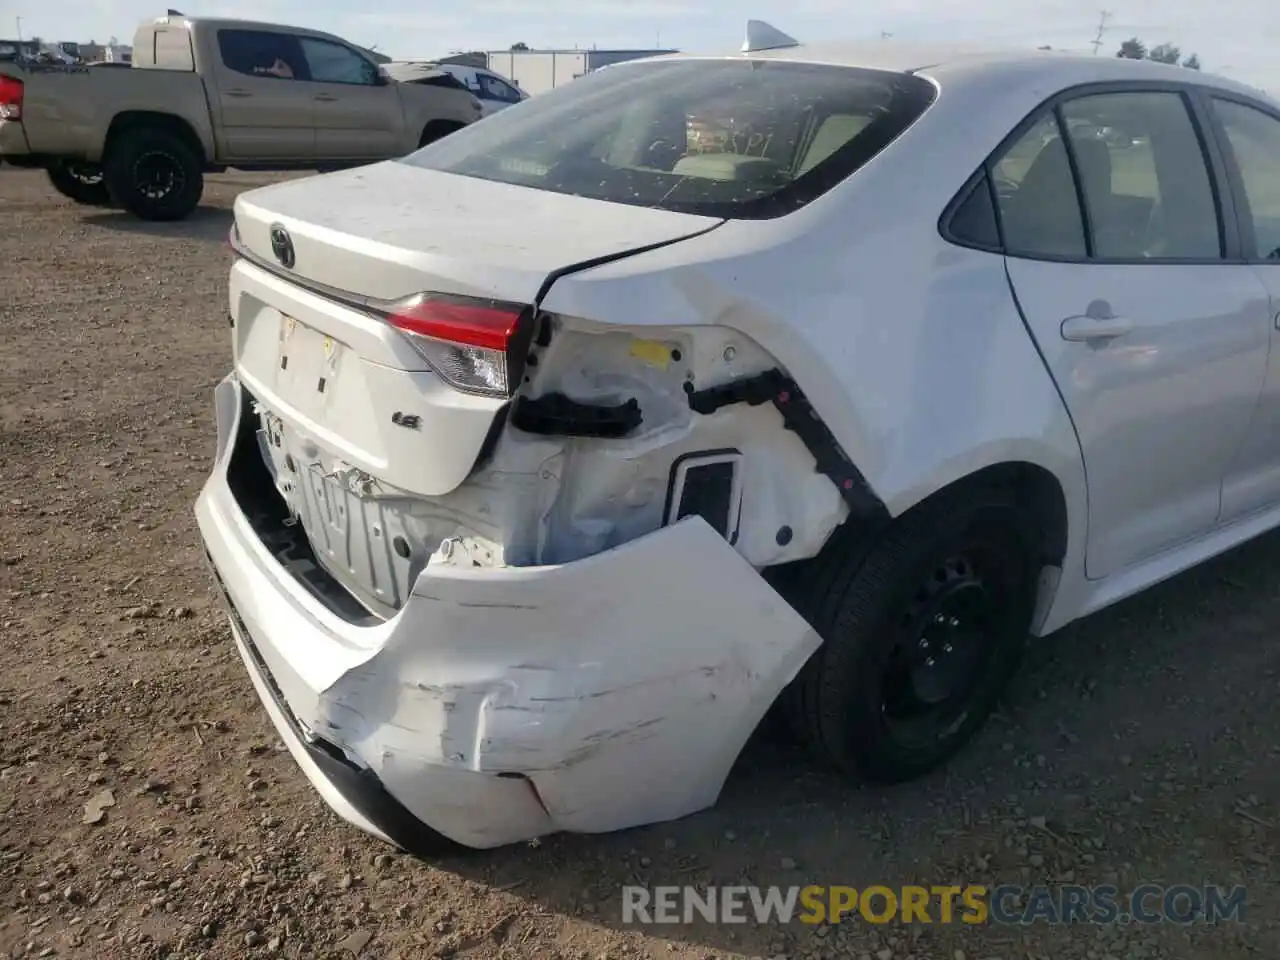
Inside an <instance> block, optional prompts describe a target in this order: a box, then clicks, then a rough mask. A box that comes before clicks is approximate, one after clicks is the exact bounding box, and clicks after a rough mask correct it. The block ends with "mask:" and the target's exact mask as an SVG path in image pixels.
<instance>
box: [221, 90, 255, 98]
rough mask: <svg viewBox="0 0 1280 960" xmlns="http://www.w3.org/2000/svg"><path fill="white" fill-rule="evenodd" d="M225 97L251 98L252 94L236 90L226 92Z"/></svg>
mask: <svg viewBox="0 0 1280 960" xmlns="http://www.w3.org/2000/svg"><path fill="white" fill-rule="evenodd" d="M227 96H228V97H252V96H253V94H252V93H250V92H249V91H248V90H240V89H238V88H237V89H235V90H228V91H227Z"/></svg>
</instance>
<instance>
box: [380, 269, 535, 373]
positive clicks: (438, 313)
mask: <svg viewBox="0 0 1280 960" xmlns="http://www.w3.org/2000/svg"><path fill="white" fill-rule="evenodd" d="M385 316H386V319H387V322H389V323H390V324H391V325H392V326H393V327H395V328H396V329H397V330H399V331H400V332H401V333H402V334H404V336H405V338H406V339H407V340H408V341H409V343H411V344H412V345H413V348H414V349H415V350H417V351H418V353H419V354H420V355H421V356H422V359H423V360H425V361H426V362H427V363H428V365H430V367H431V369H432V370H434V371H435V372H436V373H437V374H439V375H440V377H441V378H442V379H443V380H445V381H446V382H447V383H449V384H450V385H451V386H453V387H455V388H456V389H458V390H461V391H463V392H465V393H474V394H481V395H483V396H490V397H503V398H506V397H510V396H511V394H512V393H514V392H515V388H516V386H517V385H518V384H519V381H520V377H521V375H522V373H523V371H524V363H525V356H526V352H527V351H528V348H529V342H530V340H531V339H532V332H533V331H532V327H533V322H534V320H533V309H532V308H531V307H527V306H525V305H523V304H519V303H508V302H505V301H501V300H489V299H484V298H477V297H458V296H450V295H447V294H439V293H424V294H419V295H418V296H415V297H411V298H409V299H407V300H401V301H399V302H397V303H395V304H392V305H390V306H389V307H388V308H387V309H386V311H385Z"/></svg>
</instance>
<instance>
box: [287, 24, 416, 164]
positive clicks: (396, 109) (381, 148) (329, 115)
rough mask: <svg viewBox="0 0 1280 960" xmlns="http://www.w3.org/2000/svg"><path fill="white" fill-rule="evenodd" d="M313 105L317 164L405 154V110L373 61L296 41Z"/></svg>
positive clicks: (323, 43) (328, 44)
mask: <svg viewBox="0 0 1280 960" xmlns="http://www.w3.org/2000/svg"><path fill="white" fill-rule="evenodd" d="M298 44H299V46H300V47H301V49H302V55H303V57H304V58H305V60H306V65H307V75H308V80H307V82H306V83H304V84H303V86H305V88H306V90H307V93H308V95H309V96H310V97H311V98H312V100H313V102H314V104H315V122H316V156H317V157H318V158H319V159H321V160H382V159H389V158H391V157H395V156H399V155H400V154H402V153H404V152H405V151H403V150H402V149H400V147H401V145H402V144H404V143H407V142H408V138H407V137H406V136H405V133H404V111H403V110H402V109H401V107H400V97H399V95H398V94H397V92H396V87H395V85H394V84H389V83H387V82H386V81H385V80H384V79H383V78H382V76H381V74H380V73H379V72H378V68H377V66H376V65H375V64H374V63H373V61H371V60H369V59H367V58H365V57H363V56H361V55H360V54H359V53H357V52H356V51H355V50H352V49H351V48H350V47H348V46H345V45H344V44H341V43H334V42H332V41H329V40H321V39H319V38H318V37H299V38H298Z"/></svg>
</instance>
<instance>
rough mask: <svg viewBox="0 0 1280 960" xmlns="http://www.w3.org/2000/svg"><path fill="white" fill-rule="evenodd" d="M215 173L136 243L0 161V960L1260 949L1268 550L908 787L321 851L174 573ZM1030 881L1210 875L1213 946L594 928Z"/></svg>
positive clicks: (885, 930) (202, 582) (1112, 938)
mask: <svg viewBox="0 0 1280 960" xmlns="http://www.w3.org/2000/svg"><path fill="white" fill-rule="evenodd" d="M214 181H215V182H214V183H212V184H211V186H210V188H209V190H208V192H207V193H206V200H205V207H204V208H203V209H202V210H201V211H199V214H198V215H197V216H196V217H194V218H193V219H191V220H190V221H188V222H186V223H182V224H177V225H171V226H163V227H161V226H154V225H145V224H140V223H137V222H135V221H133V220H131V219H129V218H127V217H125V216H123V215H119V214H116V213H113V212H110V211H95V210H90V209H83V208H77V207H74V206H72V205H70V204H69V203H67V202H66V201H64V200H62V199H61V198H59V197H57V196H56V195H55V194H54V193H53V192H52V190H50V189H48V188H47V187H46V185H45V182H44V180H43V177H42V175H41V174H39V173H35V172H26V171H14V170H13V169H11V168H4V169H3V170H0V564H2V565H0V626H2V627H3V630H2V631H0V644H2V645H3V646H2V648H0V656H3V663H4V666H3V667H0V813H2V817H0V905H2V909H0V955H11V956H15V957H16V956H31V957H44V956H57V957H80V958H111V960H115V958H131V957H159V956H178V957H193V958H194V957H207V958H215V957H218V958H225V957H255V956H259V955H264V956H266V955H271V954H276V955H280V956H285V957H352V956H358V957H366V958H389V957H397V958H406V960H407V958H415V957H437V956H439V957H446V956H458V957H537V958H548V960H554V958H584V960H594V958H613V957H690V958H692V957H699V958H727V957H752V958H756V957H762V958H770V957H777V956H783V957H787V958H792V960H795V958H835V957H852V958H861V957H868V958H872V957H874V958H876V960H890V958H893V960H901V958H906V957H914V958H916V960H958V958H962V957H963V958H967V960H984V958H996V957H998V958H1000V960H1027V958H1033V960H1035V958H1069V960H1075V958H1092V960H1104V958H1112V960H1130V958H1157V957H1169V958H1187V957H1204V958H1215V960H1228V958H1234V957H1253V956H1259V957H1268V958H1274V957H1277V956H1280V936H1278V935H1277V934H1278V931H1280V926H1277V920H1278V919H1280V911H1278V910H1277V907H1276V890H1275V881H1276V880H1277V874H1276V865H1277V861H1278V859H1280V849H1278V848H1277V843H1276V827H1277V825H1280V767H1278V766H1277V756H1278V754H1280V646H1278V645H1277V643H1276V639H1277V635H1278V633H1277V631H1278V630H1280V603H1278V602H1277V601H1278V599H1280V538H1277V537H1276V536H1274V535H1273V536H1270V537H1267V538H1264V539H1263V540H1261V541H1259V542H1256V543H1254V544H1252V545H1250V546H1247V547H1245V548H1244V549H1242V550H1240V551H1238V552H1236V553H1234V554H1232V555H1231V556H1229V557H1226V558H1224V559H1222V560H1220V561H1218V562H1215V563H1213V564H1210V565H1209V566H1207V567H1206V568H1204V569H1202V570H1199V571H1196V572H1194V573H1192V574H1190V575H1188V576H1184V577H1182V578H1180V579H1178V580H1177V581H1175V582H1173V583H1170V584H1168V585H1166V586H1164V587H1162V588H1160V589H1157V590H1155V591H1153V592H1151V593H1150V594H1149V595H1147V596H1145V597H1142V598H1139V599H1138V600H1136V601H1132V602H1129V603H1126V604H1123V605H1122V606H1120V607H1119V608H1118V609H1115V610H1113V611H1109V612H1107V613H1105V614H1103V615H1101V616H1098V617H1095V618H1093V619H1092V620H1090V621H1088V622H1085V623H1082V624H1079V625H1077V626H1076V627H1074V628H1072V629H1070V630H1068V631H1066V632H1065V633H1064V634H1062V635H1061V636H1060V637H1059V638H1058V639H1057V642H1054V643H1051V644H1044V645H1042V646H1040V647H1038V648H1037V649H1036V650H1035V651H1034V652H1033V654H1032V655H1031V658H1030V662H1029V664H1028V666H1027V668H1026V669H1025V670H1024V672H1023V674H1022V675H1021V679H1020V681H1019V682H1018V684H1017V686H1016V689H1015V691H1014V692H1013V695H1012V697H1011V699H1010V702H1009V704H1008V705H1007V707H1006V708H1005V709H1004V711H1003V712H1002V713H1001V714H1000V715H999V716H998V717H997V718H996V721H995V722H993V723H992V724H991V725H990V726H989V727H988V729H987V730H986V732H985V733H984V734H983V735H982V737H981V738H980V739H979V741H978V742H977V743H976V744H975V745H974V746H973V747H972V748H971V749H970V750H969V751H968V752H967V753H966V754H965V755H964V756H963V757H962V758H961V759H960V760H958V761H957V762H956V763H955V764H953V765H952V766H951V767H950V768H949V769H948V770H947V771H946V772H945V773H942V774H940V775H937V776H935V777H933V778H931V779H929V780H928V781H926V782H923V783H917V784H912V785H909V786H905V787H901V788H897V789H894V790H888V791H869V790H868V791H854V790H849V789H847V788H845V787H843V786H841V785H840V784H839V783H837V782H835V781H833V780H832V779H830V778H829V777H828V776H827V775H826V774H824V773H823V772H821V771H818V770H815V769H813V768H811V767H810V766H808V765H806V763H805V762H803V761H802V760H800V759H798V758H797V757H796V756H795V755H794V752H793V751H792V750H791V749H790V747H789V746H788V745H787V743H786V742H785V741H783V740H780V739H777V738H771V737H761V738H760V740H759V742H758V743H753V744H752V745H751V746H750V747H749V748H748V750H747V752H746V753H745V755H744V756H743V758H742V761H741V763H740V764H739V769H738V771H737V772H736V774H735V775H734V776H733V777H732V778H731V780H730V783H729V784H728V786H727V787H726V790H725V793H724V796H723V797H722V799H721V802H720V804H719V806H718V807H717V808H716V809H714V810H712V811H709V812H707V813H704V814H702V815H699V816H696V817H692V818H689V819H687V820H684V821H682V822H678V823H671V824H664V825H659V826H655V827H652V828H648V829H644V830H635V831H630V832H628V833H625V834H618V835H613V836H606V837H594V838H592V837H560V838H550V839H547V840H544V841H542V842H541V843H537V844H531V845H522V846H519V847H515V848H510V849H505V850H501V851H496V852H489V853H483V854H476V855H473V856H461V857H452V858H449V859H445V860H441V861H438V862H433V863H424V862H420V861H416V860H413V859H410V858H408V857H404V856H400V855H397V854H394V853H392V852H391V851H390V850H388V849H387V848H385V847H383V846H381V845H380V844H378V843H376V842H373V841H370V840H367V839H365V838H364V837H362V836H361V835H359V834H357V833H356V832H355V831H354V830H352V829H349V828H347V827H346V826H345V825H343V824H342V823H341V822H339V821H338V820H337V819H336V818H335V817H333V816H332V815H330V814H329V813H328V811H327V810H326V809H325V808H324V807H322V805H321V803H320V801H319V800H318V799H317V797H316V796H315V794H314V793H313V792H312V790H311V789H310V788H309V787H308V785H307V784H306V783H305V781H304V780H303V778H302V777H301V775H300V774H299V772H298V771H297V769H296V768H295V766H294V764H293V763H292V761H291V760H290V758H289V756H288V754H287V753H285V752H283V747H282V746H281V745H279V743H278V741H277V738H276V737H275V735H274V732H273V730H272V729H271V727H270V725H269V723H268V721H267V719H266V717H265V715H264V713H263V711H262V710H261V709H260V708H259V706H258V704H257V702H256V701H255V699H254V696H253V694H252V692H251V688H250V685H249V682H248V679H247V677H246V676H245V674H244V671H243V669H242V667H241V665H240V663H239V661H238V659H237V658H236V656H235V654H234V652H233V650H232V648H231V646H230V643H229V640H228V632H227V629H226V627H225V626H224V620H223V617H222V614H221V613H220V611H219V609H218V607H217V606H216V604H215V601H214V598H213V595H212V593H211V591H210V589H209V584H208V580H207V577H206V573H205V570H204V568H203V566H202V564H201V560H200V553H199V548H198V546H197V537H196V529H195V523H194V520H193V517H192V512H191V507H192V502H193V500H194V498H195V496H196V492H197V489H198V487H199V486H200V484H201V482H202V480H203V478H204V476H205V473H206V471H207V469H208V467H209V458H210V452H211V449H212V446H213V439H214V438H213V425H212V418H211V396H210V391H211V389H212V387H213V385H214V383H215V382H216V381H217V379H218V378H219V377H221V375H222V373H223V371H224V368H225V367H226V366H227V364H228V356H229V340H228V332H227V323H226V300H225V285H226V284H225V277H226V271H227V266H228V256H227V254H226V252H225V250H224V248H223V246H222V242H223V239H224V237H225V236H226V233H227V229H228V226H229V223H230V214H229V209H230V204H231V202H232V199H233V198H234V196H235V194H236V193H237V191H239V190H241V189H244V188H245V187H246V186H253V185H257V184H260V183H263V182H266V181H267V178H264V177H258V178H256V179H255V178H250V177H247V176H231V175H228V176H225V177H217V178H214ZM654 774H655V776H661V775H662V772H661V771H654ZM108 790H109V791H110V796H111V798H112V799H114V805H113V806H109V807H106V808H105V809H104V810H102V811H101V817H100V819H99V821H98V822H97V823H85V822H83V821H84V820H85V819H86V805H87V804H89V803H90V801H92V800H94V798H99V797H101V795H102V792H103V791H108ZM89 819H93V818H92V817H90V818H89ZM1033 881H1034V882H1040V881H1045V882H1048V881H1061V882H1077V883H1108V882H1110V883H1116V884H1118V885H1120V886H1121V887H1132V886H1134V885H1136V884H1138V883H1140V882H1143V881H1154V882H1157V883H1178V882H1186V883H1192V884H1203V883H1216V884H1225V885H1232V884H1237V883H1239V884H1245V885H1247V887H1248V908H1247V909H1248V913H1247V920H1248V922H1247V924H1244V925H1240V924H1226V925H1222V926H1218V927H1208V926H1204V925H1199V926H1194V925H1193V926H1189V927H1188V926H1177V925H1173V924H1162V925H1157V926H1139V925H1133V924H1129V925H1111V926H1092V927H1073V928H1064V927H1057V928H1048V927H1047V926H1045V925H1044V924H1038V925H1036V926H1034V927H1031V928H1026V929H1018V928H1013V927H1009V926H1003V927H1000V926H996V927H993V926H987V927H982V928H977V927H965V926H960V925H950V926H941V925H938V924H934V925H933V926H930V927H926V926H923V925H917V926H913V927H905V926H902V925H899V924H890V925H887V926H874V925H871V924H868V923H866V922H864V921H861V920H854V921H851V922H847V923H844V924H841V925H839V926H837V927H831V928H827V927H817V928H814V927H803V926H800V925H796V926H794V927H789V928H781V927H777V926H773V927H757V926H754V925H751V926H746V925H743V926H732V925H721V926H718V927H712V926H709V925H707V924H704V923H700V924H696V925H690V926H673V927H665V928H662V929H660V930H658V929H653V928H651V929H649V930H647V931H643V930H638V929H636V928H634V927H624V926H623V925H622V923H621V920H620V894H619V887H620V886H621V885H622V884H626V883H644V884H661V883H673V884H686V883H718V884H735V883H761V884H764V883H779V884H787V885H790V884H802V883H808V882H813V883H827V884H835V883H848V884H852V885H855V886H865V885H868V884H873V883H884V884H890V885H893V884H900V883H924V884H952V883H986V884H988V885H993V884H995V883H998V882H1013V883H1027V882H1033ZM935 919H936V914H935ZM658 934H660V935H658Z"/></svg>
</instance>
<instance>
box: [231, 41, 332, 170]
mask: <svg viewBox="0 0 1280 960" xmlns="http://www.w3.org/2000/svg"><path fill="white" fill-rule="evenodd" d="M218 53H219V58H220V59H219V63H218V64H217V66H216V67H215V69H216V71H217V76H216V84H215V87H216V90H217V104H216V106H217V111H218V116H219V118H220V120H221V125H222V131H223V142H224V143H225V144H226V152H227V159H228V160H232V161H235V160H240V161H245V162H249V161H258V162H264V161H265V162H268V163H269V162H273V161H280V162H302V163H307V162H310V161H311V160H313V159H314V158H315V110H314V104H313V103H312V100H311V97H310V95H309V94H308V92H307V91H306V90H305V89H304V88H303V85H302V84H301V83H300V82H299V81H298V80H297V75H298V72H299V71H300V70H301V68H302V63H301V52H300V51H299V49H298V47H297V45H296V43H295V42H294V39H293V37H292V36H290V35H289V34H284V33H274V32H272V31H269V30H241V29H220V30H219V31H218Z"/></svg>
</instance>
